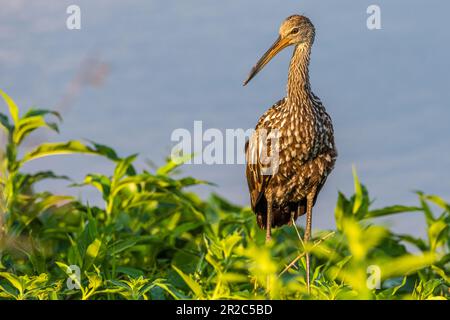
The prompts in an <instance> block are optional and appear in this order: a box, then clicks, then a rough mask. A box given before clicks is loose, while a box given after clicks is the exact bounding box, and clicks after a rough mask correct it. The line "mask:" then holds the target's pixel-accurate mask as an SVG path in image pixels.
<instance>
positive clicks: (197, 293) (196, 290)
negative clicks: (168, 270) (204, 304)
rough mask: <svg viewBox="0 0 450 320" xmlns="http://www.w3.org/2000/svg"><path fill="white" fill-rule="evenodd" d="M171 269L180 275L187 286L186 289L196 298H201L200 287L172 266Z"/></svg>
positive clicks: (201, 291)
mask: <svg viewBox="0 0 450 320" xmlns="http://www.w3.org/2000/svg"><path fill="white" fill-rule="evenodd" d="M172 268H173V269H174V270H175V271H176V272H177V273H178V274H179V275H180V277H181V278H182V279H183V280H184V282H185V283H186V284H187V285H188V287H189V288H190V289H191V290H192V292H193V293H194V295H195V297H196V298H202V297H203V295H204V294H203V289H202V287H201V286H200V285H199V284H198V283H197V282H196V281H195V280H194V279H192V278H191V277H190V276H188V275H187V274H185V273H184V272H183V271H181V270H180V269H178V268H177V267H175V266H174V265H172Z"/></svg>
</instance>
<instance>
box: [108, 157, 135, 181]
mask: <svg viewBox="0 0 450 320" xmlns="http://www.w3.org/2000/svg"><path fill="white" fill-rule="evenodd" d="M136 157H137V154H133V155H131V156H129V157H127V158H125V159H123V160H120V161H119V163H118V164H117V166H116V169H115V170H114V176H113V177H114V180H115V181H119V180H120V179H122V178H123V176H124V175H125V174H126V173H127V172H128V170H129V169H130V167H131V164H132V163H133V162H134V161H135V160H136ZM133 171H134V170H133Z"/></svg>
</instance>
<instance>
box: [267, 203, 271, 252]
mask: <svg viewBox="0 0 450 320" xmlns="http://www.w3.org/2000/svg"><path fill="white" fill-rule="evenodd" d="M271 238H272V197H271V196H269V197H267V221H266V243H267V242H269V241H270V239H271Z"/></svg>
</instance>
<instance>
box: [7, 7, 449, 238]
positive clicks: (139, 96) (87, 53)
mask: <svg viewBox="0 0 450 320" xmlns="http://www.w3.org/2000/svg"><path fill="white" fill-rule="evenodd" d="M73 3H76V4H78V5H79V6H80V7H81V12H82V29H81V30H79V31H69V30H67V28H66V26H65V22H66V21H65V20H66V17H67V15H66V13H65V11H66V8H67V6H68V5H69V4H73ZM372 3H373V2H372V1H350V0H341V1H333V0H327V1H325V0H323V1H313V0H303V1H298V2H294V1H283V2H280V1H277V2H275V1H269V0H258V1H256V0H255V1H238V0H227V1H207V0H197V1H186V0H178V1H175V0H174V1H170V2H168V1H149V0H139V1H138V0H132V1H126V2H125V1H119V0H108V1H106V0H95V1H93V0H89V1H88V0H80V1H62V0H60V1H50V0H41V1H39V2H31V1H25V0H15V1H3V0H0V8H1V10H0V21H1V22H0V70H1V72H0V87H1V88H2V89H4V90H5V91H7V92H8V93H9V94H10V95H11V96H12V97H14V98H15V100H16V101H17V103H18V104H19V106H22V108H25V107H28V106H32V105H35V106H39V107H44V108H53V107H57V106H58V103H59V102H60V101H61V99H62V98H63V97H64V95H66V94H67V92H68V90H69V83H70V82H71V80H72V79H73V77H74V76H75V75H76V74H77V72H78V71H79V69H80V64H81V63H82V61H84V60H86V58H92V57H93V58H94V59H98V60H99V61H101V62H102V63H105V64H107V65H108V67H109V73H108V75H107V78H106V79H105V82H104V83H103V84H102V85H101V86H96V87H94V86H89V85H87V86H85V87H83V88H81V90H80V91H79V94H77V95H74V97H73V100H72V101H71V103H70V104H69V105H68V106H66V107H65V108H64V110H63V112H62V113H63V116H64V118H65V121H64V123H63V125H62V132H61V134H60V135H59V136H57V135H53V134H43V133H41V134H37V135H34V136H33V137H32V138H33V139H34V141H40V140H42V139H50V140H54V141H58V140H61V141H62V140H66V139H78V138H89V139H92V140H95V141H98V142H102V143H105V144H109V145H112V146H114V147H115V148H117V150H118V151H119V152H120V154H122V155H128V154H131V153H135V152H139V153H140V155H141V158H140V160H139V167H144V166H146V160H147V159H150V160H152V161H153V162H154V163H156V164H162V163H163V162H164V158H165V157H166V156H167V155H168V154H169V152H170V150H171V147H172V145H173V144H172V142H171V141H170V135H171V133H172V131H173V130H174V129H176V128H187V129H192V128H193V122H194V120H202V121H203V126H204V127H205V128H219V129H226V128H245V129H246V128H252V127H254V125H255V124H256V121H257V119H258V118H259V116H260V115H261V114H262V113H263V112H264V111H265V110H266V109H267V108H268V107H270V106H271V105H272V104H273V103H274V102H276V101H278V99H280V98H281V97H283V96H284V94H285V82H286V78H287V67H288V63H289V58H290V55H291V50H289V49H288V50H286V51H285V52H283V53H282V54H280V55H279V56H278V57H277V58H276V59H274V60H273V61H272V62H271V63H270V64H269V65H268V66H267V67H266V68H265V69H264V71H263V72H261V73H260V74H259V75H258V77H257V78H256V79H254V80H253V81H252V82H251V83H250V84H249V86H247V87H245V88H243V87H242V81H243V80H244V79H245V77H246V75H247V73H248V71H249V70H250V68H251V67H252V66H253V64H254V63H255V62H256V60H257V59H258V58H259V57H260V55H261V54H262V53H263V52H264V51H265V49H267V48H268V46H269V45H270V44H271V43H272V42H273V40H274V39H275V38H276V36H277V30H278V27H279V25H280V23H281V21H282V20H283V19H284V18H285V17H287V16H288V15H290V14H293V13H303V14H306V15H308V16H309V17H310V18H311V20H312V21H313V23H314V24H315V25H316V29H317V30H316V31H317V36H316V42H315V45H314V49H313V56H312V61H311V82H312V87H313V89H314V92H315V93H316V94H317V95H318V96H320V97H321V99H322V101H323V103H324V104H325V106H326V108H327V110H328V112H329V113H330V115H331V116H332V118H333V121H334V127H335V133H336V144H337V147H338V150H339V159H338V162H337V165H336V168H335V171H334V173H333V174H332V176H330V177H329V180H328V183H327V185H326V187H325V188H324V190H323V191H322V193H321V195H320V197H319V202H318V205H317V206H316V209H315V214H314V216H315V217H314V228H332V227H333V226H334V217H333V208H334V204H335V201H336V195H337V191H338V190H341V191H344V192H346V193H349V192H351V191H352V176H351V168H352V165H355V166H356V168H357V170H358V173H359V175H360V178H361V180H362V181H363V182H364V183H365V184H366V185H367V186H368V188H369V190H370V192H371V194H372V195H373V197H374V198H376V201H375V203H374V207H380V206H384V205H390V204H398V203H401V204H417V199H416V196H415V195H414V193H413V191H414V190H418V189H421V190H424V191H426V192H428V193H435V194H439V195H441V196H443V197H444V198H446V199H447V200H450V170H449V168H450V126H449V119H450V103H449V101H450V90H449V89H450V73H449V71H450V68H449V67H450V62H449V59H448V57H449V56H450V53H449V51H450V44H449V39H450V37H449V33H450V32H449V30H450V29H449V27H448V14H449V12H450V3H449V2H444V1H412V0H409V1H406V0H404V1H400V0H397V1H387V0H383V1H381V0H379V1H377V2H376V3H377V4H378V5H380V7H381V18H382V29H381V30H374V31H370V30H368V29H367V27H366V19H367V17H368V15H367V14H366V9H367V7H368V6H369V5H370V4H372ZM2 108H4V107H2ZM33 139H32V141H31V142H30V143H29V146H28V147H31V146H32V144H33V143H34V142H33ZM44 168H46V169H48V168H52V169H53V170H55V171H56V172H59V173H69V174H70V175H71V176H72V177H73V178H74V179H75V180H77V181H81V180H82V178H83V176H84V175H85V174H86V173H88V172H104V173H110V172H111V170H112V167H111V164H109V163H108V162H107V161H105V160H103V159H99V158H96V157H81V156H73V157H72V156H68V157H57V158H53V159H50V158H47V159H41V160H38V161H36V162H34V163H32V164H30V165H29V166H27V168H26V169H27V170H38V169H44ZM184 173H185V174H192V175H195V176H196V177H198V178H201V179H206V180H210V181H214V182H215V183H216V184H217V185H218V187H217V188H212V190H213V191H215V192H218V193H220V194H222V195H224V196H226V197H227V198H229V199H230V200H232V201H234V202H236V203H239V204H243V205H246V204H248V194H247V186H246V181H245V176H244V167H243V166H242V165H215V166H207V165H193V166H186V167H185V168H184ZM64 185H65V183H61V182H54V183H50V184H45V185H42V186H40V188H43V189H50V190H52V191H58V192H72V193H75V194H77V195H79V196H80V197H82V198H83V199H85V200H89V201H93V202H96V201H99V198H98V197H97V195H96V193H95V191H94V190H90V189H86V190H79V189H76V190H69V191H67V190H66V189H65V188H64ZM197 191H199V192H200V193H201V194H202V195H204V196H206V195H207V194H208V193H209V192H210V191H211V188H207V187H200V188H198V189H197ZM300 223H303V221H300ZM384 223H389V224H390V225H392V226H393V227H394V229H396V230H399V231H402V232H414V233H417V234H422V235H423V234H424V233H423V231H421V230H422V229H423V226H422V225H423V223H424V221H423V219H422V217H421V215H420V214H408V215H401V216H398V217H392V218H389V219H387V220H384Z"/></svg>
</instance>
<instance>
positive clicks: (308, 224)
mask: <svg viewBox="0 0 450 320" xmlns="http://www.w3.org/2000/svg"><path fill="white" fill-rule="evenodd" d="M315 195H316V193H315V191H314V192H312V193H310V194H309V195H308V196H307V197H306V227H305V235H304V239H303V243H304V245H305V246H306V245H307V243H308V241H309V238H310V237H311V224H312V207H313V204H314V197H315ZM309 258H310V257H309V252H308V251H307V252H306V287H307V288H308V293H310V292H311V287H310V266H309V265H310V260H309Z"/></svg>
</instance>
